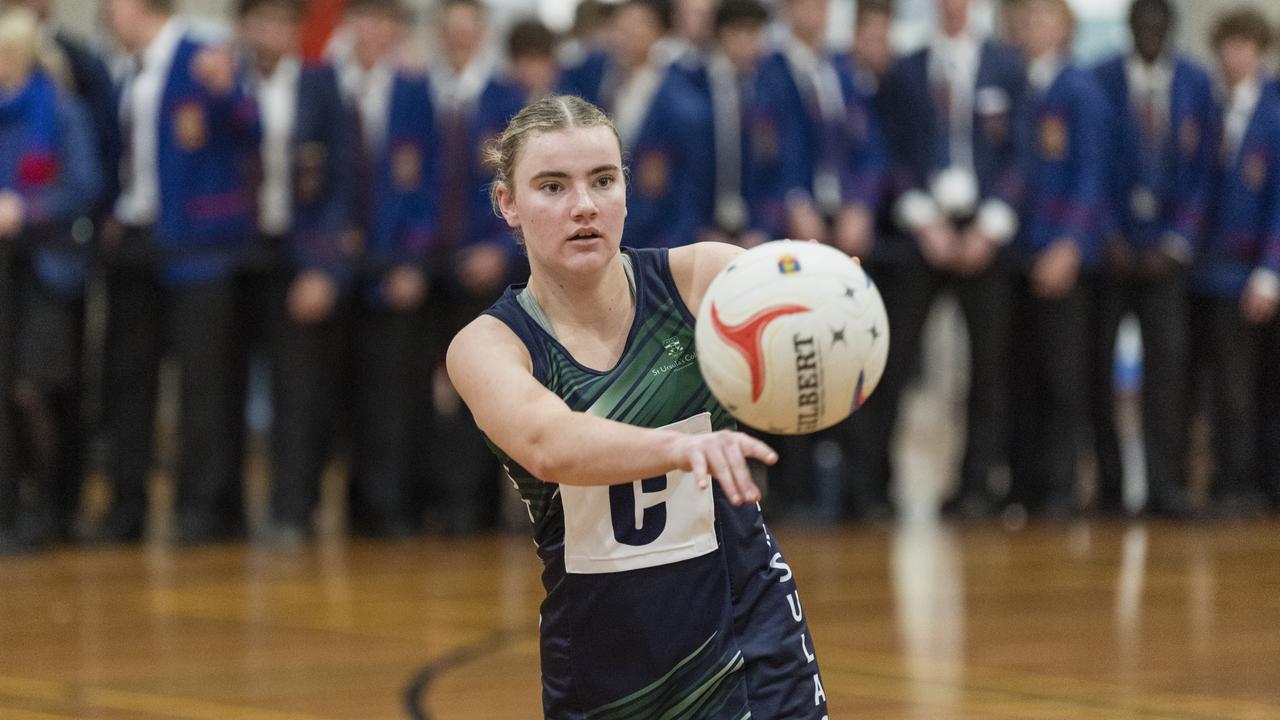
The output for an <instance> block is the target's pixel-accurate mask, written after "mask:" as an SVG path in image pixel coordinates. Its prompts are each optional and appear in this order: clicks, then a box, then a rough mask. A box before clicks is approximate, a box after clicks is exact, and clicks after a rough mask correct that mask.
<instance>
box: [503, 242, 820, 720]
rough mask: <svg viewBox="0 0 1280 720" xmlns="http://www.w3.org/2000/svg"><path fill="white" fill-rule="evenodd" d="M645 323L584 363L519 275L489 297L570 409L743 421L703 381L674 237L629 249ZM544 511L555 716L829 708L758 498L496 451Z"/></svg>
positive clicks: (545, 683)
mask: <svg viewBox="0 0 1280 720" xmlns="http://www.w3.org/2000/svg"><path fill="white" fill-rule="evenodd" d="M623 259H624V266H625V267H626V269H627V274H628V279H629V280H630V281H631V282H632V287H633V295H634V300H635V307H636V313H635V320H634V321H633V323H632V326H631V330H630V334H629V335H628V337H627V342H626V346H625V349H624V350H623V353H622V357H621V358H620V359H619V360H618V362H617V364H616V365H615V366H614V367H613V368H612V369H610V370H607V371H597V370H593V369H590V368H586V367H583V366H582V365H581V364H579V363H578V362H577V361H575V360H574V358H573V356H572V355H571V354H570V353H569V352H568V351H567V350H566V349H565V348H564V346H562V345H561V344H560V343H559V342H558V341H557V340H556V338H555V337H554V333H553V332H552V331H551V328H550V324H549V323H548V322H547V321H546V319H545V316H543V315H542V312H541V310H540V309H539V308H538V306H537V304H536V302H535V301H534V300H533V297H532V295H531V294H529V293H527V292H525V291H524V287H523V286H514V287H512V288H510V289H508V290H507V292H506V293H505V294H504V295H503V297H502V298H501V299H500V300H499V301H498V302H497V303H496V304H494V305H493V307H491V308H489V310H488V311H487V314H489V315H492V316H493V317H495V318H497V319H499V320H501V321H502V322H503V323H505V324H506V325H507V326H508V327H510V328H511V330H512V331H513V332H514V333H515V334H516V335H517V336H518V337H519V338H520V339H521V340H522V341H523V342H524V344H525V346H526V347H527V348H528V350H529V356H530V358H531V360H532V366H533V367H532V371H533V375H534V377H536V378H537V379H538V380H539V381H540V382H541V383H542V384H543V385H545V386H546V387H547V388H548V389H549V390H551V391H552V392H554V393H555V394H556V395H558V396H559V397H561V398H562V399H563V400H564V401H565V403H567V404H568V405H569V407H570V408H571V409H573V410H574V411H578V412H585V413H590V414H592V415H597V416H600V417H607V418H610V419H612V420H617V421H619V422H625V423H628V424H632V425H638V426H642V427H652V428H657V427H664V426H674V425H677V424H679V426H678V427H676V428H674V429H682V430H685V431H700V432H710V431H711V430H713V429H714V430H726V429H733V428H734V427H735V425H734V421H733V418H732V417H731V416H730V415H729V413H728V412H727V411H725V409H724V408H723V407H721V406H720V404H719V403H717V402H716V400H715V398H714V397H712V395H711V392H710V391H709V390H708V389H707V386H706V384H705V383H704V382H703V380H702V375H701V373H700V372H699V370H698V362H697V355H696V353H695V349H694V319H693V316H692V315H691V314H690V312H689V309H688V308H687V307H686V306H685V304H684V301H683V300H682V299H681V298H680V294H679V292H678V291H677V289H676V286H675V281H674V280H673V279H672V276H671V268H670V265H669V264H668V258H667V251H666V250H665V249H652V250H632V249H628V248H624V249H623ZM494 451H495V452H496V453H497V454H498V456H499V458H500V459H501V460H502V462H503V464H504V466H505V467H506V469H507V472H508V474H509V475H510V477H511V479H512V481H513V483H514V484H515V486H516V488H517V490H518V491H519V493H520V496H521V498H522V499H523V500H524V502H525V504H526V505H527V506H528V509H529V516H530V518H531V519H532V521H533V523H534V536H535V540H536V542H537V546H538V555H539V556H540V557H541V558H542V561H543V563H544V571H543V575H542V580H543V585H544V587H545V588H546V591H547V597H546V600H545V601H544V602H543V604H542V610H541V639H542V642H541V650H542V688H543V712H544V715H545V717H547V718H550V719H552V720H588V719H590V720H611V719H616V720H623V719H624V718H625V719H627V720H638V719H640V718H671V719H673V720H674V719H679V720H743V719H744V718H755V719H756V720H780V719H782V718H786V719H787V720H810V719H811V720H822V719H825V718H826V716H827V709H826V695H825V692H824V690H823V688H822V682H821V679H820V678H819V675H818V665H817V661H816V660H815V659H814V650H813V641H812V637H811V636H810V634H809V630H808V626H807V624H806V623H805V619H804V611H803V609H802V607H801V606H800V601H799V596H798V595H797V593H796V588H795V583H794V581H793V580H792V577H791V570H790V568H789V567H788V566H787V564H786V562H785V560H783V557H782V553H781V552H780V551H779V548H778V546H777V544H776V543H775V542H774V539H773V537H772V536H771V535H770V534H769V532H768V531H767V530H766V529H765V526H764V522H763V519H762V517H761V514H760V508H759V506H758V505H743V506H740V507H734V506H733V505H731V504H730V503H729V501H728V500H727V499H726V498H725V496H724V494H723V492H722V491H721V489H720V488H719V487H718V486H716V484H715V483H712V484H711V485H712V487H710V488H708V489H705V490H699V489H698V486H697V483H696V481H695V480H694V479H693V478H692V477H691V476H690V475H689V474H687V473H682V472H673V473H671V474H669V475H667V476H666V477H654V478H648V479H641V480H637V481H636V482H634V483H626V484H622V485H613V486H598V487H581V486H573V487H570V486H561V485H556V484H553V483H548V482H543V481H542V480H539V479H538V478H536V477H533V476H532V475H531V474H530V473H529V472H528V471H527V470H525V469H524V468H522V467H520V466H519V465H518V464H516V463H515V462H514V461H513V460H512V459H511V458H510V457H508V456H507V455H506V453H504V452H503V451H502V450H501V449H500V448H497V447H494Z"/></svg>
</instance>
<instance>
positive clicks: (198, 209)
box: [100, 0, 260, 543]
mask: <svg viewBox="0 0 1280 720" xmlns="http://www.w3.org/2000/svg"><path fill="white" fill-rule="evenodd" d="M107 10H108V13H107V14H108V18H109V23H110V26H111V30H112V32H113V33H114V35H115V37H116V40H117V41H118V42H119V43H120V46H121V47H122V48H123V49H124V50H125V51H126V52H127V53H129V54H130V56H131V62H130V66H129V68H128V69H127V72H126V76H125V78H124V84H123V86H122V88H121V90H120V98H121V100H120V106H119V117H120V122H121V125H122V127H123V133H122V136H123V138H124V148H125V152H124V155H123V158H122V161H121V168H120V170H121V173H122V177H123V178H124V182H123V188H122V191H121V194H120V196H119V198H118V199H117V200H116V201H115V205H114V218H113V222H111V223H110V225H109V226H108V227H107V228H106V229H105V230H104V233H103V237H102V244H103V252H104V257H105V262H106V264H107V294H108V305H109V313H108V318H107V335H106V351H105V352H106V370H105V388H106V398H105V417H106V425H107V433H108V436H109V438H110V441H111V450H112V458H111V461H110V464H109V471H110V472H109V474H110V475H111V478H112V480H113V482H114V489H115V492H114V507H113V508H112V510H111V513H110V515H109V516H108V517H107V520H106V524H105V525H104V526H103V528H102V529H101V533H100V537H101V538H102V539H111V540H122V539H136V538H138V537H139V536H140V534H141V532H142V527H143V520H144V517H145V511H146V489H147V483H148V476H149V474H150V469H151V462H152V458H153V452H152V438H153V435H154V432H153V427H154V415H155V408H156V392H157V380H158V373H159V367H160V360H161V358H162V357H163V356H164V355H165V353H166V351H169V352H171V353H172V355H173V358H174V360H175V361H176V363H177V365H178V367H179V369H180V372H181V377H182V387H181V398H182V401H181V410H180V418H179V424H180V428H179V437H178V443H179V460H178V468H177V498H178V499H177V508H178V518H177V530H178V538H179V540H180V541H182V542H185V543H201V542H208V541H211V540H217V539H221V538H226V537H232V536H234V535H236V534H238V533H239V532H240V531H241V529H242V527H243V516H242V512H243V508H242V504H241V497H240V492H239V490H240V488H238V487H236V486H234V485H233V484H232V483H231V482H230V480H231V478H234V477H235V476H236V468H237V467H238V465H239V462H240V458H239V457H236V456H235V449H236V448H238V447H239V444H238V443H237V442H235V439H234V438H233V437H232V434H233V432H234V428H236V427H238V424H237V423H236V422H235V421H234V419H233V414H234V413H235V412H236V411H237V408H236V407H235V403H234V402H233V400H232V395H233V393H232V392H231V391H230V388H229V387H228V383H229V381H230V379H231V378H232V366H233V360H232V357H233V354H232V342H233V338H232V335H233V333H234V332H235V330H234V328H235V313H236V295H235V283H234V272H235V270H236V266H237V262H238V258H239V257H240V255H241V254H242V253H243V252H244V251H245V250H246V249H247V247H248V246H249V245H250V244H251V243H252V241H253V238H254V236H255V234H256V233H255V230H254V222H253V212H252V211H253V198H252V194H253V189H252V186H251V182H250V179H249V177H248V174H247V172H246V163H245V160H246V157H248V156H249V155H250V154H251V153H254V152H256V151H257V146H258V141H259V136H260V131H259V125H258V115H257V109H256V107H255V104H254V102H253V99H252V98H251V97H247V96H245V95H244V94H243V93H242V92H241V90H240V86H239V83H238V81H237V77H236V70H235V63H234V58H233V56H232V53H231V51H230V49H228V48H226V47H220V46H218V47H215V46H210V45H205V44H202V43H201V42H200V41H198V40H197V39H196V38H195V37H193V36H192V35H190V34H189V33H188V31H187V30H186V29H185V26H184V24H183V22H182V21H181V20H180V19H178V18H175V17H173V14H172V13H173V3H172V2H171V0H109V1H108V2H107Z"/></svg>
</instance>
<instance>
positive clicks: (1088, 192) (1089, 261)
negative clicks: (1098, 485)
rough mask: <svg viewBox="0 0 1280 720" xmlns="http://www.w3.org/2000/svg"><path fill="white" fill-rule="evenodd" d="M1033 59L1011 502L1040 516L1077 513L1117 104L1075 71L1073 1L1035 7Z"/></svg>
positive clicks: (1016, 246) (1014, 349)
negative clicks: (1101, 210) (1094, 298)
mask: <svg viewBox="0 0 1280 720" xmlns="http://www.w3.org/2000/svg"><path fill="white" fill-rule="evenodd" d="M1025 2H1026V7H1025V12H1026V13H1027V18H1026V24H1027V35H1026V38H1025V41H1026V51H1027V57H1028V59H1029V62H1030V67H1029V72H1028V76H1029V88H1028V89H1029V93H1030V103H1029V107H1028V113H1027V114H1028V116H1029V120H1028V124H1027V126H1026V127H1025V129H1024V130H1025V132H1027V133H1029V143H1028V148H1027V156H1026V157H1025V158H1024V161H1023V168H1024V173H1025V188H1026V190H1025V191H1026V195H1025V198H1026V200H1025V202H1024V203H1023V205H1022V208H1023V209H1022V218H1021V223H1020V230H1019V233H1018V236H1017V239H1016V240H1015V241H1014V243H1013V247H1012V250H1013V251H1014V252H1013V256H1014V262H1015V264H1016V266H1017V268H1018V270H1019V273H1018V277H1017V279H1016V282H1015V284H1016V289H1015V299H1014V301H1013V312H1014V324H1013V327H1014V330H1013V337H1015V338H1017V342H1014V343H1011V345H1010V351H1009V355H1008V357H1009V360H1010V365H1009V377H1010V382H1011V383H1012V388H1013V405H1012V413H1011V422H1012V428H1011V429H1012V432H1011V439H1012V443H1011V447H1010V450H1009V452H1010V469H1011V471H1012V486H1011V488H1010V500H1011V501H1012V502H1013V503H1016V504H1018V505H1021V506H1022V507H1023V508H1025V509H1026V510H1028V511H1029V512H1031V513H1034V514H1040V515H1044V516H1047V517H1051V518H1063V517H1067V516H1069V515H1071V514H1072V513H1073V512H1074V511H1075V507H1076V505H1075V502H1076V501H1075V496H1074V492H1075V486H1076V460H1077V450H1078V443H1079V436H1078V433H1079V430H1080V429H1081V428H1082V427H1084V422H1085V416H1086V413H1087V408H1086V406H1085V402H1084V401H1085V397H1086V396H1085V392H1086V391H1085V388H1087V387H1088V366H1089V357H1088V355H1089V353H1088V351H1087V348H1089V347H1090V343H1089V342H1088V340H1087V335H1086V332H1087V330H1086V329H1087V327H1088V323H1089V309H1088V299H1089V295H1090V293H1089V292H1088V291H1087V288H1086V286H1087V285H1088V284H1090V283H1092V282H1093V280H1092V275H1093V273H1094V272H1095V271H1096V269H1097V267H1098V265H1099V263H1100V261H1101V255H1102V248H1101V242H1100V237H1099V220H1100V218H1099V217H1098V210H1097V208H1098V207H1099V205H1100V204H1101V203H1102V202H1103V199H1104V193H1105V185H1104V177H1103V173H1104V166H1105V160H1106V158H1105V157H1104V155H1105V152H1106V147H1107V146H1106V135H1105V127H1104V123H1105V117H1106V115H1105V113H1106V100H1105V98H1104V97H1103V95H1102V92H1101V90H1100V89H1099V88H1098V86H1097V84H1096V83H1095V81H1094V79H1093V76H1092V74H1091V73H1089V72H1086V71H1085V70H1082V69H1080V68H1078V67H1075V66H1074V65H1072V64H1071V61H1070V48H1071V41H1072V36H1073V35H1074V32H1075V18H1074V16H1073V15H1072V12H1071V8H1070V7H1069V6H1068V5H1067V2H1066V0H1025Z"/></svg>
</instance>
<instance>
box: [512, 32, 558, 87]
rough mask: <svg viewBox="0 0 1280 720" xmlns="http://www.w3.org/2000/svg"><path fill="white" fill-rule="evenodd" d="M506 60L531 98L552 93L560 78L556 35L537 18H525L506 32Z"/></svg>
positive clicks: (515, 77)
mask: <svg viewBox="0 0 1280 720" xmlns="http://www.w3.org/2000/svg"><path fill="white" fill-rule="evenodd" d="M507 62H508V64H509V65H510V68H511V79H512V80H514V81H515V82H516V84H518V85H519V86H520V87H521V88H523V89H524V95H525V99H526V101H528V102H532V101H534V100H537V99H538V98H540V97H543V96H545V95H550V94H551V93H552V92H554V91H555V89H556V84H557V83H558V82H559V81H560V64H559V61H558V60H557V59H556V36H555V33H553V32H551V29H550V28H548V27H547V26H546V25H544V24H543V23H542V21H541V20H538V19H536V18H526V19H524V20H520V21H518V22H516V23H515V24H514V25H512V26H511V30H510V31H509V32H508V33H507Z"/></svg>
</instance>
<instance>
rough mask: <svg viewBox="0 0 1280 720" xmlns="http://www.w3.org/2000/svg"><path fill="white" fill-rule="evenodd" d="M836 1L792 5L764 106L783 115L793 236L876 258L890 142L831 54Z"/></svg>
mask: <svg viewBox="0 0 1280 720" xmlns="http://www.w3.org/2000/svg"><path fill="white" fill-rule="evenodd" d="M828 5H829V0H787V4H786V14H787V19H788V21H789V29H790V34H789V35H788V37H787V39H786V41H785V43H784V46H783V49H782V50H781V51H779V52H777V53H775V54H773V55H772V56H770V57H769V58H767V59H766V60H765V62H764V64H763V66H762V68H761V71H760V72H761V75H762V79H761V83H762V88H761V92H762V93H763V97H762V99H761V102H762V103H764V104H765V105H766V106H768V107H773V108H777V110H776V112H775V116H776V117H778V118H779V120H780V121H784V122H786V123H787V125H786V126H785V127H784V129H783V130H782V131H781V137H782V144H783V150H782V152H781V157H782V160H783V167H782V170H781V172H782V176H781V184H780V187H779V188H778V191H779V192H781V193H782V195H783V197H784V198H785V202H786V214H787V234H788V236H789V237H795V238H814V239H817V240H818V241H820V242H825V243H828V244H831V245H834V246H836V247H838V248H840V249H841V250H843V251H845V252H846V253H849V254H850V255H865V254H867V253H869V252H870V250H871V247H872V241H873V234H872V218H873V213H874V210H875V207H876V204H877V203H878V202H879V200H880V189H881V183H882V180H883V178H882V175H883V171H884V162H885V148H884V140H883V138H882V137H881V135H880V128H879V123H878V122H877V120H876V117H875V115H874V114H873V113H872V112H871V108H870V104H869V102H868V100H867V98H866V97H864V96H863V95H862V94H861V93H860V92H858V90H857V88H856V87H854V83H853V78H852V76H851V75H850V73H848V72H847V71H846V70H847V69H848V66H847V65H846V64H844V63H838V62H837V58H836V56H835V54H834V53H832V52H830V51H828V50H827V48H826V44H825V43H826V28H827V14H828Z"/></svg>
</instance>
